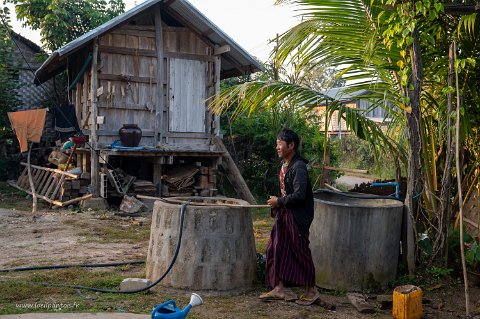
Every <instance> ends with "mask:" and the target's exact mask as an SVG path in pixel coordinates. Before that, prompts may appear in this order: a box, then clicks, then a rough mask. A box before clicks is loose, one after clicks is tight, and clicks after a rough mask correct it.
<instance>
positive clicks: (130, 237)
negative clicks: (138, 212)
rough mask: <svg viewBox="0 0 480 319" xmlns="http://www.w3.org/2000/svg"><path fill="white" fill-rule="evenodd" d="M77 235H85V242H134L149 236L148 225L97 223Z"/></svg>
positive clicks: (146, 238)
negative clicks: (122, 225)
mask: <svg viewBox="0 0 480 319" xmlns="http://www.w3.org/2000/svg"><path fill="white" fill-rule="evenodd" d="M79 235H80V236H85V242H96V243H116V242H127V243H136V242H139V241H146V240H148V239H149V238H150V225H142V226H140V225H128V227H120V226H118V225H114V226H108V225H98V226H95V227H92V228H90V229H89V230H87V231H82V232H80V233H79Z"/></svg>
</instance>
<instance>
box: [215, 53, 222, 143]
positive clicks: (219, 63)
mask: <svg viewBox="0 0 480 319" xmlns="http://www.w3.org/2000/svg"><path fill="white" fill-rule="evenodd" d="M221 70H222V58H221V57H220V56H218V55H217V56H216V57H215V75H214V79H215V98H217V97H218V95H219V94H220V71H221ZM213 123H214V125H215V135H216V136H220V115H217V114H215V115H214V121H213Z"/></svg>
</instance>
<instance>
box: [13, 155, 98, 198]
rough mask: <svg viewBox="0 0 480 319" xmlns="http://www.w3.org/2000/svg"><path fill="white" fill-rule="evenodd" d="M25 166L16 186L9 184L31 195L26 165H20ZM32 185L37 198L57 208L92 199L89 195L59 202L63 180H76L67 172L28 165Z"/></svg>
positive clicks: (74, 176)
mask: <svg viewBox="0 0 480 319" xmlns="http://www.w3.org/2000/svg"><path fill="white" fill-rule="evenodd" d="M20 164H21V165H23V166H25V169H24V170H23V172H22V174H21V175H20V177H19V178H18V180H17V183H16V184H12V183H10V185H11V186H13V187H15V188H18V189H20V190H22V191H24V192H26V193H28V194H30V195H31V194H32V192H31V189H30V182H29V179H28V164H27V163H23V162H22V163H20ZM30 167H31V173H32V180H33V185H34V187H35V193H36V195H37V197H38V198H40V199H43V200H44V201H46V202H49V203H50V204H53V205H57V206H65V205H68V204H71V203H74V202H77V201H80V200H82V199H87V198H90V197H92V195H91V194H89V195H86V196H83V197H79V198H75V199H71V200H68V201H66V202H62V201H61V197H62V194H61V192H60V190H61V188H62V186H63V183H64V182H65V179H78V176H77V175H75V174H71V173H68V172H64V171H61V170H59V169H53V168H48V167H41V166H36V165H30Z"/></svg>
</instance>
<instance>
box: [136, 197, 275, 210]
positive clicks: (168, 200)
mask: <svg viewBox="0 0 480 319" xmlns="http://www.w3.org/2000/svg"><path fill="white" fill-rule="evenodd" d="M137 198H141V199H142V198H143V199H153V200H160V201H162V202H165V203H170V204H189V205H191V206H219V207H220V206H221V207H232V208H270V206H268V205H250V204H248V205H244V204H227V203H218V202H217V203H198V202H195V201H193V200H192V199H190V198H188V199H183V200H181V199H175V198H166V197H152V196H146V195H137ZM195 199H201V197H198V198H195Z"/></svg>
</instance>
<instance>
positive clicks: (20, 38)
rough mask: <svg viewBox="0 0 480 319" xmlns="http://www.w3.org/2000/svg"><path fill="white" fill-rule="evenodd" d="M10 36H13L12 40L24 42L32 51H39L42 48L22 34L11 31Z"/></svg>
mask: <svg viewBox="0 0 480 319" xmlns="http://www.w3.org/2000/svg"><path fill="white" fill-rule="evenodd" d="M11 36H12V38H14V40H16V41H21V42H22V43H23V44H25V45H26V46H27V47H29V48H30V49H31V50H32V51H33V52H35V53H39V52H41V51H42V48H41V47H40V46H39V45H38V44H36V43H34V42H33V41H30V40H29V39H27V38H25V37H24V36H22V35H20V34H18V33H16V32H14V31H12V34H11Z"/></svg>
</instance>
